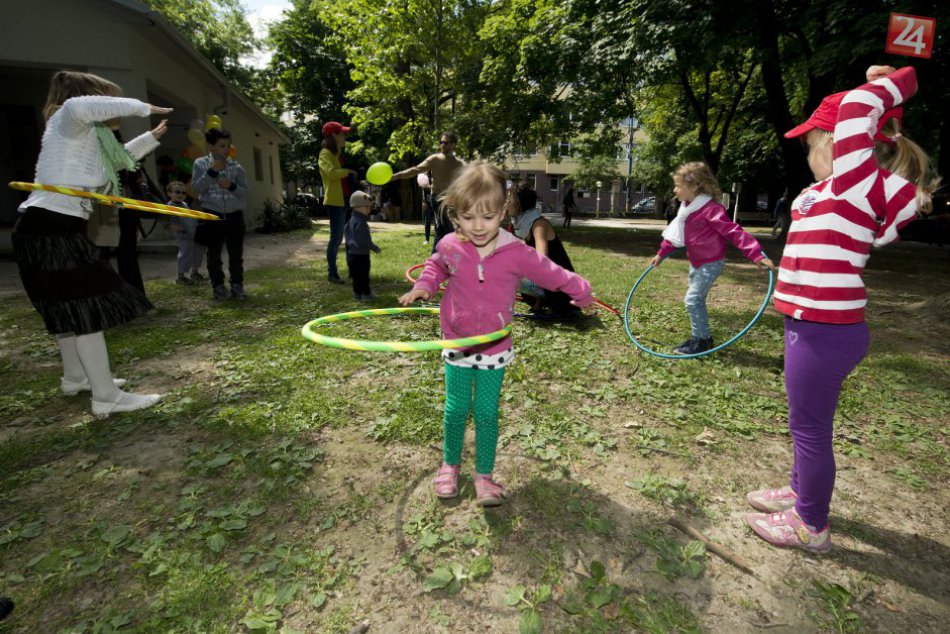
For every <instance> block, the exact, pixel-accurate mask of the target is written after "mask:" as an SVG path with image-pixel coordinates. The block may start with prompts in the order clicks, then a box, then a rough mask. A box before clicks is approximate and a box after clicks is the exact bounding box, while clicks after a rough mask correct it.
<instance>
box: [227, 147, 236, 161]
mask: <svg viewBox="0 0 950 634" xmlns="http://www.w3.org/2000/svg"><path fill="white" fill-rule="evenodd" d="M228 156H230V157H231V158H232V159H234V158H235V157H237V148H236V147H234V146H233V145H232V146H231V148H230V149H229V150H228Z"/></svg>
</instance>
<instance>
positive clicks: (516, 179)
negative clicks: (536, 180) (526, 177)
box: [508, 172, 521, 185]
mask: <svg viewBox="0 0 950 634" xmlns="http://www.w3.org/2000/svg"><path fill="white" fill-rule="evenodd" d="M508 180H510V181H511V182H512V183H514V184H516V185H517V184H518V183H520V182H521V172H508Z"/></svg>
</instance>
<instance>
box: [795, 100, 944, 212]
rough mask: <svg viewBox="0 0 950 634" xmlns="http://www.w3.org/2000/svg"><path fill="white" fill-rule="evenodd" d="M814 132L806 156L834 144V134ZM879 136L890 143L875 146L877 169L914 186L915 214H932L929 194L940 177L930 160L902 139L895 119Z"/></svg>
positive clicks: (934, 188)
mask: <svg viewBox="0 0 950 634" xmlns="http://www.w3.org/2000/svg"><path fill="white" fill-rule="evenodd" d="M815 131H817V132H818V134H816V135H815V136H816V143H813V144H810V146H809V152H811V151H812V150H815V149H818V148H821V147H824V146H826V145H830V144H831V143H832V142H833V140H834V134H833V133H831V132H828V131H827V130H817V129H816V130H813V131H812V132H815ZM810 133H811V132H810ZM810 133H809V134H810ZM881 133H882V134H883V135H884V136H886V137H888V138H890V139H891V142H888V143H882V142H880V141H878V142H877V144H876V147H875V149H874V154H875V156H876V157H877V162H878V165H880V166H881V168H883V169H885V170H887V171H888V172H891V173H893V174H897V175H898V176H900V177H901V178H903V179H905V180H907V181H908V182H910V183H911V184H912V185H914V187H916V188H917V212H918V213H920V214H921V215H926V214H929V213H930V212H931V211H933V199H932V197H933V193H934V191H935V190H936V189H937V186H938V185H940V177H939V176H938V175H937V174H936V173H935V172H934V169H933V165H932V164H931V162H930V157H929V156H927V153H926V152H924V149H923V148H922V147H920V146H919V145H917V144H916V143H914V142H913V141H911V140H910V139H908V138H907V137H906V136H904V134H903V133H902V132H901V131H900V123H899V122H898V120H897V119H896V118H893V119H888V120H887V122H886V123H885V124H884V126H883V127H882V128H881Z"/></svg>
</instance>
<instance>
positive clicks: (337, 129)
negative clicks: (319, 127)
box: [323, 121, 351, 136]
mask: <svg viewBox="0 0 950 634" xmlns="http://www.w3.org/2000/svg"><path fill="white" fill-rule="evenodd" d="M350 130H351V128H348V127H346V126H345V125H343V124H342V123H338V122H336V121H327V122H326V123H324V124H323V136H330V135H332V134H340V133H341V132H342V133H343V134H349V133H350Z"/></svg>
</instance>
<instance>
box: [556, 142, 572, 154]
mask: <svg viewBox="0 0 950 634" xmlns="http://www.w3.org/2000/svg"><path fill="white" fill-rule="evenodd" d="M557 150H558V154H559V155H560V156H570V155H571V144H570V142H569V141H561V142H560V143H558V144H557Z"/></svg>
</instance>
